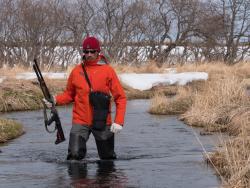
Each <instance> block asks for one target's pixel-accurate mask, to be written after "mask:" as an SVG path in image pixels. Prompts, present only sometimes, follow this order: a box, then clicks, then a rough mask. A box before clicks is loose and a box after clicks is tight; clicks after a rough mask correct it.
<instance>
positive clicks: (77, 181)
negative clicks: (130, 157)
mask: <svg viewBox="0 0 250 188" xmlns="http://www.w3.org/2000/svg"><path fill="white" fill-rule="evenodd" d="M88 165H90V166H92V164H88V163H85V162H84V163H82V162H70V163H69V164H68V174H69V177H70V178H71V181H72V182H71V186H72V187H89V186H91V185H92V186H97V185H98V187H99V186H100V187H118V188H119V187H125V184H126V180H127V178H126V176H125V175H124V174H123V173H122V172H121V171H120V170H117V169H116V167H115V164H114V161H112V160H100V161H97V163H96V165H97V167H96V172H95V174H92V175H91V173H90V174H88ZM89 171H90V170H89Z"/></svg>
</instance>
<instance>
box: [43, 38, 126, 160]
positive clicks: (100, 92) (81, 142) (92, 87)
mask: <svg viewBox="0 0 250 188" xmlns="http://www.w3.org/2000/svg"><path fill="white" fill-rule="evenodd" d="M82 47H83V62H82V63H81V64H79V65H77V66H76V67H75V68H74V69H73V70H72V72H71V73H70V76H69V78H68V82H67V87H66V90H65V91H64V92H63V93H61V94H59V95H57V96H55V97H54V100H55V103H56V104H57V105H65V104H69V103H72V102H74V105H73V120H72V128H71V131H70V140H69V146H68V156H67V159H68V160H72V159H73V160H81V159H83V158H84V157H85V155H86V151H87V148H86V142H87V141H88V138H89V135H90V134H91V133H92V134H93V135H94V137H95V141H96V146H97V150H98V154H99V157H100V158H101V159H115V158H116V154H115V152H114V133H118V132H120V131H121V130H122V127H123V124H124V116H125V111H126V96H125V93H124V90H123V88H122V86H121V84H120V82H119V79H118V77H117V75H116V73H115V71H114V70H113V68H112V67H111V66H109V65H108V62H107V60H106V58H105V57H104V56H103V55H101V54H100V51H101V48H100V43H99V41H98V40H97V39H96V38H95V37H87V38H86V39H85V40H84V41H83V45H82ZM110 93H111V94H112V96H113V99H114V102H115V105H116V114H115V119H114V122H113V123H112V120H111V113H110V112H111V103H110V101H111V100H110V95H109V94H110ZM45 102H46V104H47V106H50V104H49V102H48V101H45Z"/></svg>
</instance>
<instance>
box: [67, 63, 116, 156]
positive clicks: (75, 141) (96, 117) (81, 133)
mask: <svg viewBox="0 0 250 188" xmlns="http://www.w3.org/2000/svg"><path fill="white" fill-rule="evenodd" d="M82 68H83V72H84V75H85V79H86V81H87V83H88V85H89V87H90V91H91V92H90V95H89V100H90V104H91V105H92V107H93V122H92V126H91V127H89V126H88V125H77V124H73V126H72V128H71V131H70V139H69V147H68V156H67V160H72V159H74V160H81V159H83V158H84V157H85V155H86V152H87V147H86V142H87V141H88V139H89V135H90V133H92V134H93V136H94V137H95V142H96V146H97V150H98V155H99V157H100V159H116V154H115V152H114V133H112V132H111V131H110V126H107V125H106V119H107V116H108V113H109V106H110V98H111V97H110V96H109V95H107V94H105V93H102V92H98V91H96V92H93V91H92V87H91V83H90V80H89V78H88V75H87V72H86V70H85V68H84V66H83V64H82Z"/></svg>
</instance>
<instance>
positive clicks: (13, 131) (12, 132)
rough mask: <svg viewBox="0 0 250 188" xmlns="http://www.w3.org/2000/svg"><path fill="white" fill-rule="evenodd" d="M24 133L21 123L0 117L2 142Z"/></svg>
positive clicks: (0, 138) (0, 141) (0, 137)
mask: <svg viewBox="0 0 250 188" xmlns="http://www.w3.org/2000/svg"><path fill="white" fill-rule="evenodd" d="M23 133H24V130H23V127H22V125H21V124H20V123H17V122H15V121H13V120H6V119H0V143H3V142H6V141H8V140H10V139H13V138H16V137H18V136H20V135H22V134H23Z"/></svg>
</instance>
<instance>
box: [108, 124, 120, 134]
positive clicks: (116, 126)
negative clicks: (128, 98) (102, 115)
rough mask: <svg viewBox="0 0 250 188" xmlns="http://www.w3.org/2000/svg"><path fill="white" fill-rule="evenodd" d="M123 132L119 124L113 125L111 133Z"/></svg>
mask: <svg viewBox="0 0 250 188" xmlns="http://www.w3.org/2000/svg"><path fill="white" fill-rule="evenodd" d="M121 130H122V126H121V125H119V124H117V123H112V125H111V128H110V131H111V132H113V133H119V132H120V131H121Z"/></svg>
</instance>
